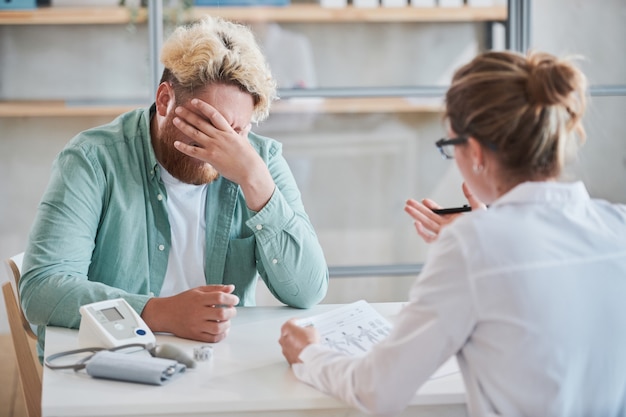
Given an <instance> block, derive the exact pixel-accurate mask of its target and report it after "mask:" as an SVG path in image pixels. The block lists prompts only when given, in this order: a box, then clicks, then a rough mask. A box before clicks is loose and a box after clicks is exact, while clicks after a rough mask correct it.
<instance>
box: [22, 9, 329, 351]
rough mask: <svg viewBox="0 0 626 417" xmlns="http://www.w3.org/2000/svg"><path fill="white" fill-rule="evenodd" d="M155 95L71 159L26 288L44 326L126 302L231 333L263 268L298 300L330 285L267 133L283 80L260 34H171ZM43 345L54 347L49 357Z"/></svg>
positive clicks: (198, 27)
mask: <svg viewBox="0 0 626 417" xmlns="http://www.w3.org/2000/svg"><path fill="white" fill-rule="evenodd" d="M161 60H162V62H163V64H164V67H165V70H164V72H163V76H162V78H161V81H160V83H159V86H158V89H157V92H156V97H155V102H154V104H152V106H150V107H149V108H142V109H137V110H133V111H130V112H128V113H125V114H122V115H121V116H119V117H118V118H116V119H115V120H114V121H112V122H111V123H109V124H107V125H104V126H100V127H96V128H94V129H90V130H87V131H84V132H82V133H80V134H79V135H77V136H76V137H75V138H74V139H73V140H72V141H71V142H70V143H69V144H68V145H67V146H66V147H65V149H63V151H62V152H61V153H60V154H59V155H58V157H57V159H56V161H55V163H54V166H53V170H52V176H51V179H50V183H49V185H48V188H47V190H46V192H45V194H44V196H43V199H42V202H41V205H40V207H39V210H38V213H37V216H36V219H35V222H34V224H33V228H32V231H31V234H30V237H29V242H28V246H27V249H26V251H25V257H24V264H23V278H22V281H21V283H20V292H21V296H22V304H23V307H24V311H25V313H26V315H27V317H28V319H29V321H31V322H32V323H33V324H35V325H38V326H39V339H40V348H43V338H44V331H43V330H44V328H45V326H47V325H53V326H64V327H74V328H75V327H78V325H79V322H80V315H79V307H80V306H81V305H84V304H87V303H92V302H96V301H100V300H105V299H113V298H119V297H121V298H124V299H125V300H126V301H128V303H129V304H130V305H131V306H132V307H133V308H134V309H135V310H136V311H137V312H138V313H140V314H141V316H142V318H143V319H144V321H145V322H146V324H147V325H148V326H149V327H150V329H151V330H152V331H155V332H170V333H173V334H175V335H177V336H179V337H183V338H188V339H194V340H199V341H205V342H218V341H220V340H222V339H223V338H224V337H226V335H227V333H228V330H229V327H230V319H231V318H232V317H233V316H234V315H235V314H236V309H235V306H237V305H254V301H255V300H254V298H255V288H256V283H257V278H258V277H259V276H260V277H261V278H262V279H263V281H264V282H265V284H266V285H267V287H268V289H269V291H270V292H271V293H272V294H273V295H274V296H275V297H276V298H277V299H278V300H279V301H281V302H283V303H284V304H286V305H289V306H293V307H298V308H306V307H309V306H311V305H313V304H316V303H318V302H319V301H320V300H322V298H323V297H324V296H325V294H326V290H327V286H328V268H327V265H326V261H325V259H324V254H323V252H322V249H321V247H320V244H319V242H318V240H317V237H316V234H315V232H314V230H313V227H312V225H311V223H310V221H309V218H308V216H307V214H306V212H305V210H304V207H303V204H302V201H301V197H300V192H299V190H298V187H297V185H296V182H295V180H294V178H293V175H292V173H291V171H290V169H289V166H288V165H287V162H286V161H285V159H284V158H283V156H282V153H281V145H280V144H279V143H278V142H276V141H275V140H272V139H269V138H266V137H262V136H259V135H256V134H254V133H253V132H252V131H251V126H252V123H257V122H259V121H262V120H264V119H265V118H266V117H267V116H268V114H269V110H270V105H271V103H272V101H273V100H274V99H275V98H276V83H275V81H274V79H273V78H272V75H271V73H270V71H269V69H268V65H267V63H266V60H265V58H264V57H263V55H262V53H261V52H260V49H259V47H258V45H257V43H256V42H255V39H254V36H253V35H252V33H251V32H250V30H249V29H248V28H247V27H245V26H242V25H239V24H235V23H232V22H228V21H225V20H222V19H218V18H205V19H203V20H201V21H199V22H196V23H194V24H192V25H189V26H186V27H180V28H178V29H177V30H176V31H174V33H173V34H172V35H171V37H170V38H169V39H168V40H167V41H166V42H165V43H164V45H163V49H162V52H161ZM41 352H43V351H40V353H41Z"/></svg>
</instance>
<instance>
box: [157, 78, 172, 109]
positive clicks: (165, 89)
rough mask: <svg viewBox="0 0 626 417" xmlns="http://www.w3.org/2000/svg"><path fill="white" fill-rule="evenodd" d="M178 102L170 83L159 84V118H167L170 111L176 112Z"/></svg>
mask: <svg viewBox="0 0 626 417" xmlns="http://www.w3.org/2000/svg"><path fill="white" fill-rule="evenodd" d="M175 106H176V100H175V97H174V89H173V88H172V85H171V84H170V83H168V82H162V83H161V84H159V87H158V88H157V92H156V111H157V113H158V114H159V116H166V115H167V114H168V113H169V112H170V111H173V110H174V107H175Z"/></svg>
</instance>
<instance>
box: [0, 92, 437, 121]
mask: <svg viewBox="0 0 626 417" xmlns="http://www.w3.org/2000/svg"><path fill="white" fill-rule="evenodd" d="M144 105H146V104H140V103H138V104H117V105H111V104H95V103H94V104H81V105H79V104H72V103H67V102H64V101H0V118H11V117H76V116H118V115H120V114H122V113H124V112H127V111H129V110H132V109H135V108H137V107H140V106H144ZM441 111H443V101H442V100H440V99H422V98H407V97H376V98H289V99H284V100H278V101H277V102H275V103H273V105H272V114H295V113H324V114H359V113H360V114H365V113H437V112H441Z"/></svg>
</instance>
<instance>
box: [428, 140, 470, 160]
mask: <svg viewBox="0 0 626 417" xmlns="http://www.w3.org/2000/svg"><path fill="white" fill-rule="evenodd" d="M464 143H467V137H465V136H461V137H458V138H452V139H446V138H442V139H439V140H438V141H437V142H435V146H436V147H437V149H439V153H440V154H441V156H442V157H443V159H454V147H455V146H456V145H462V144H464Z"/></svg>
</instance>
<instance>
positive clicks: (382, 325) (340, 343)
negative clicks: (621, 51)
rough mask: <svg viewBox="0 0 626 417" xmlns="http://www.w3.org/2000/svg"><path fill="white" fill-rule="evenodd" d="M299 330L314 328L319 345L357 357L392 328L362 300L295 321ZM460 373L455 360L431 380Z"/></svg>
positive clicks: (449, 361)
mask: <svg viewBox="0 0 626 417" xmlns="http://www.w3.org/2000/svg"><path fill="white" fill-rule="evenodd" d="M297 323H298V325H300V326H303V327H305V326H314V327H315V328H316V329H317V330H318V331H319V333H320V339H321V343H322V344H323V345H325V346H327V347H329V348H331V349H334V350H337V351H339V352H343V353H345V354H346V355H351V356H359V355H363V354H365V353H366V352H368V351H369V350H370V349H371V348H372V346H374V345H375V344H376V343H378V342H380V341H381V340H383V339H384V338H385V337H386V336H387V335H388V334H389V332H390V331H391V327H392V324H391V323H390V322H389V320H387V319H386V318H385V317H383V316H382V315H381V314H380V313H379V312H378V311H376V309H375V308H374V307H372V306H371V304H369V303H368V302H367V301H365V300H359V301H356V302H354V303H351V304H347V305H345V306H342V307H338V308H336V309H334V310H331V311H327V312H325V313H321V314H318V315H315V316H311V317H306V318H303V319H300V320H298V322H297ZM456 372H459V369H458V365H457V363H456V360H454V357H452V358H450V359H449V360H448V361H446V362H445V363H444V364H443V365H442V366H441V367H440V368H439V369H438V370H437V372H435V374H434V375H433V376H431V377H430V379H435V378H441V377H443V376H446V375H450V374H453V373H456Z"/></svg>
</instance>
